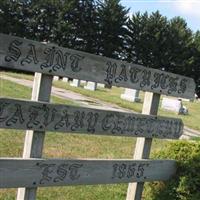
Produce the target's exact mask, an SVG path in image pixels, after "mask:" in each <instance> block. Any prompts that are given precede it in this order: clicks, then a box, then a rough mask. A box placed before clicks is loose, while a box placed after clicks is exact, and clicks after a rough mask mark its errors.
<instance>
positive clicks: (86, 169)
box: [0, 158, 176, 188]
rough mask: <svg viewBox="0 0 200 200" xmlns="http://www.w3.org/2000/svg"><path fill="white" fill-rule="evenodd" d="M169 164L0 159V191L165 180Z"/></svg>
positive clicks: (173, 164) (173, 168) (170, 173)
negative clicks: (17, 188) (19, 188)
mask: <svg viewBox="0 0 200 200" xmlns="http://www.w3.org/2000/svg"><path fill="white" fill-rule="evenodd" d="M175 171H176V162H175V161H173V160H55V159H54V160H45V159H15V158H13V159H11V158H8V159H0V177H1V179H0V188H15V187H46V186H64V185H82V184H83V185H85V184H111V183H128V182H141V181H142V182H143V181H155V180H168V179H169V178H171V177H172V176H173V175H174V174H175Z"/></svg>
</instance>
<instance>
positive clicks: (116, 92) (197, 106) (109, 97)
mask: <svg viewBox="0 0 200 200" xmlns="http://www.w3.org/2000/svg"><path fill="white" fill-rule="evenodd" d="M2 74H6V75H10V76H13V77H16V78H24V79H28V80H33V75H27V74H21V73H20V74H19V73H12V72H2ZM53 85H54V86H56V87H60V88H64V89H67V90H71V91H74V92H77V93H80V94H83V95H85V96H88V97H92V98H96V99H99V100H102V101H105V102H109V103H113V104H116V105H118V106H120V107H123V108H127V109H131V110H134V111H136V112H141V110H142V103H143V99H144V92H142V91H141V92H140V98H141V100H142V102H140V103H132V102H128V101H124V100H122V99H121V98H120V95H121V94H122V93H123V92H124V89H123V88H118V87H113V88H112V89H111V90H110V89H106V88H98V89H97V90H96V91H95V92H94V91H89V90H85V89H84V88H83V85H81V87H78V88H76V87H72V86H70V84H69V83H64V82H62V81H54V82H53ZM161 99H162V96H161ZM183 105H185V106H186V107H187V108H188V109H189V115H177V114H176V113H174V112H170V111H167V112H166V111H164V110H162V109H159V112H158V115H162V116H167V117H176V118H181V119H182V120H183V122H184V124H185V125H186V126H188V127H190V128H193V129H195V130H199V131H200V123H199V122H200V115H199V111H200V102H199V101H194V102H185V101H184V102H183Z"/></svg>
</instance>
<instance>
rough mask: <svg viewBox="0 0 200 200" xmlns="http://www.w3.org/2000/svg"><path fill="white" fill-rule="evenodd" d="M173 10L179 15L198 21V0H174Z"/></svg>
mask: <svg viewBox="0 0 200 200" xmlns="http://www.w3.org/2000/svg"><path fill="white" fill-rule="evenodd" d="M174 5H175V9H177V10H178V11H179V12H180V13H182V14H185V15H189V16H193V17H198V18H199V19H200V1H199V0H175V1H174Z"/></svg>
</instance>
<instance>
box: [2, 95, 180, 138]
mask: <svg viewBox="0 0 200 200" xmlns="http://www.w3.org/2000/svg"><path fill="white" fill-rule="evenodd" d="M0 128H10V129H24V130H26V129H28V130H36V131H44V130H47V131H57V132H71V133H87V134H105V135H113V136H115V135H116V136H131V137H147V138H152V137H157V138H172V139H174V138H178V137H179V136H180V135H181V134H182V132H183V123H182V120H181V119H175V118H168V117H155V116H148V115H142V114H132V113H125V112H116V111H104V110H98V109H91V108H82V107H74V106H66V105H60V104H49V103H46V102H33V101H23V100H15V99H7V98H0Z"/></svg>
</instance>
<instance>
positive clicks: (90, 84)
mask: <svg viewBox="0 0 200 200" xmlns="http://www.w3.org/2000/svg"><path fill="white" fill-rule="evenodd" d="M84 88H85V89H86V90H92V91H95V90H96V89H97V83H95V82H91V81H88V82H87V85H86V86H84Z"/></svg>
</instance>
